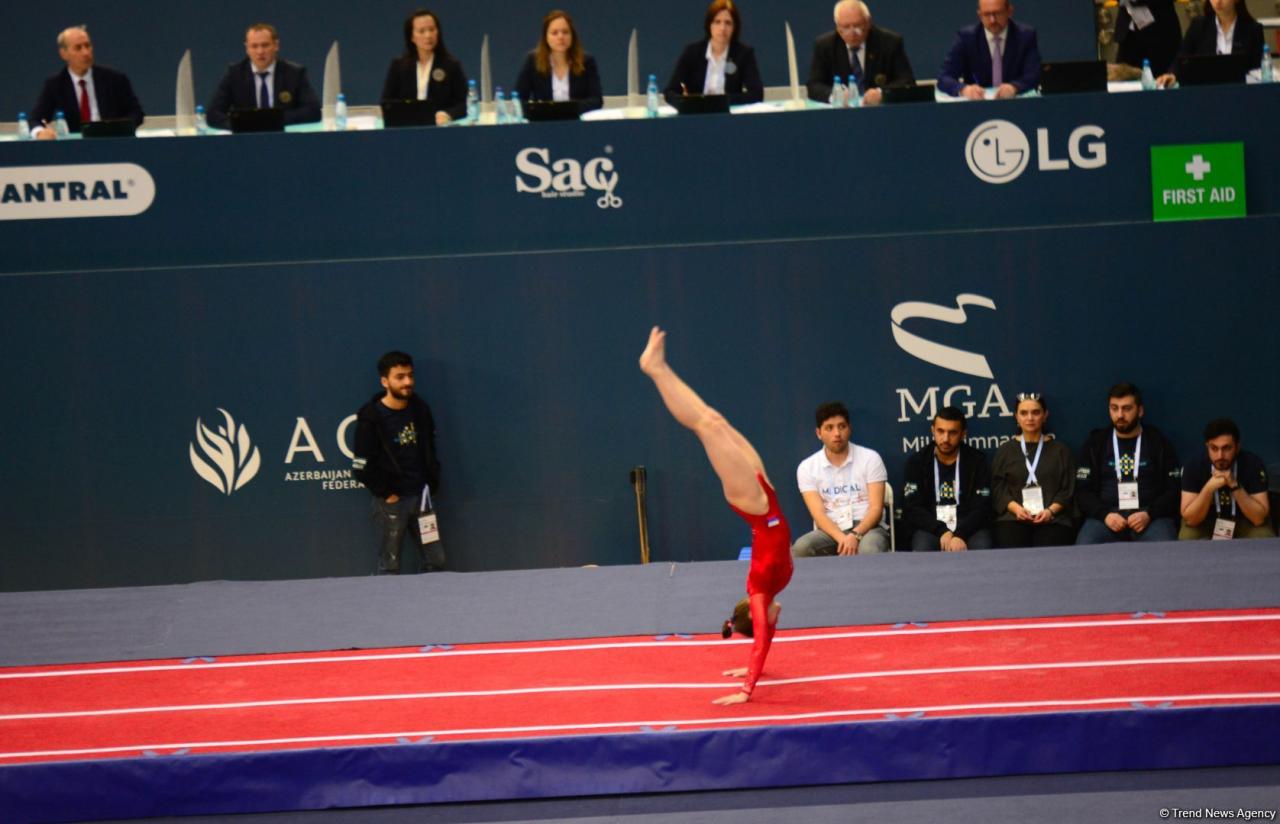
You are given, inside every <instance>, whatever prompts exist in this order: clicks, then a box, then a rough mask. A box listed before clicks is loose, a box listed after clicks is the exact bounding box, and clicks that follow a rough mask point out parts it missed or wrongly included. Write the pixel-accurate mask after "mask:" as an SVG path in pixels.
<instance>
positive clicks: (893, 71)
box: [808, 0, 916, 106]
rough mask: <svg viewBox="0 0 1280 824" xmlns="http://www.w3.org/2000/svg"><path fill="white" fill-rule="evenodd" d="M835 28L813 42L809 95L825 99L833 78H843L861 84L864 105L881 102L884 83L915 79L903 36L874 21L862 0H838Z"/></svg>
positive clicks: (907, 83)
mask: <svg viewBox="0 0 1280 824" xmlns="http://www.w3.org/2000/svg"><path fill="white" fill-rule="evenodd" d="M834 16H835V23H836V30H835V31H830V32H827V33H826V34H824V35H822V36H821V37H819V38H818V39H817V40H815V41H814V43H813V61H812V62H811V63H810V64H809V83H808V88H809V98H810V99H811V100H817V101H819V102H821V103H826V102H827V100H828V99H830V97H831V85H832V81H833V79H834V78H836V77H841V78H844V82H845V84H846V85H848V83H849V82H853V83H855V84H857V86H858V94H859V95H861V97H862V103H863V105H865V106H875V105H876V104H878V103H879V102H880V87H881V86H911V85H914V84H915V82H916V76H915V73H914V72H912V71H911V61H910V60H908V59H907V50H906V48H905V46H904V45H903V42H902V37H901V36H900V35H899V34H897V33H896V32H891V31H889V30H888V29H882V28H880V27H879V26H877V25H875V24H874V23H872V22H871V10H870V9H868V8H867V4H866V3H864V2H862V0H840V2H839V3H836V7H835V11H834Z"/></svg>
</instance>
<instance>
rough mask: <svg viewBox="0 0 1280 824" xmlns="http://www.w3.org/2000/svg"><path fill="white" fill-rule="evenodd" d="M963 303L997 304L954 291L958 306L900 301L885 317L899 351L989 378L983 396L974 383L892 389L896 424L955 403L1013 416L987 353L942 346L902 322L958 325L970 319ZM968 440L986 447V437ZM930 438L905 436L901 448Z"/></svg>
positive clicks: (987, 414)
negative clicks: (919, 321)
mask: <svg viewBox="0 0 1280 824" xmlns="http://www.w3.org/2000/svg"><path fill="white" fill-rule="evenodd" d="M966 306H978V307H982V308H983V309H991V310H994V309H995V308H996V303H995V301H993V300H992V299H991V298H988V297H985V296H983V295H970V294H962V295H956V305H955V306H954V307H951V306H942V305H940V304H937V303H923V302H921V301H914V300H913V301H907V302H905V303H899V304H898V305H897V306H895V307H893V309H892V310H891V311H890V312H889V319H890V320H891V321H892V324H891V328H892V329H893V339H894V342H896V343H897V344H898V346H899V347H900V348H901V349H902V351H904V352H906V353H907V354H908V355H911V356H912V357H916V358H919V359H920V360H922V361H924V362H925V363H928V364H931V365H933V366H940V367H942V368H943V369H947V370H949V371H951V372H959V373H960V374H962V375H972V376H973V377H975V378H985V379H986V380H989V381H991V385H990V386H989V387H988V388H987V390H986V393H985V395H983V394H982V391H981V389H978V390H977V391H976V393H975V387H974V386H973V385H971V384H967V383H964V384H956V385H954V386H949V387H944V386H940V385H939V386H928V387H925V388H923V389H920V388H918V387H917V388H916V389H915V391H912V389H911V388H909V387H901V388H899V389H896V390H895V391H896V392H897V395H898V423H909V422H911V421H912V420H914V418H913V414H914V415H916V416H919V418H923V419H925V420H932V419H933V416H934V415H936V414H937V413H938V409H939V408H940V407H942V406H958V407H960V409H962V410H963V411H964V413H965V415H966V416H968V417H970V418H979V419H985V418H991V417H997V418H1008V417H1011V416H1012V415H1013V413H1012V412H1010V411H1009V405H1008V404H1007V403H1006V402H1005V399H1004V393H1003V392H1002V391H1001V390H1000V385H999V384H997V383H995V375H994V374H993V373H992V371H991V364H990V363H988V362H987V358H986V356H985V355H983V354H981V353H980V352H970V351H968V350H965V349H959V348H957V347H954V346H946V345H944V344H941V343H937V342H935V341H931V340H929V339H928V338H925V337H923V336H921V335H920V334H917V333H916V332H909V331H907V330H906V329H904V328H903V324H904V323H905V322H906V321H909V320H924V321H937V322H941V323H950V324H954V325H957V326H959V325H963V324H965V323H967V322H968V321H969V316H968V314H967V313H966V312H965V310H964V308H965V307H966ZM976 397H982V398H983V400H982V402H981V407H979V405H978V401H977V400H976V399H975V398H976ZM1006 439H1007V436H1006ZM968 441H969V443H970V444H972V445H975V446H977V445H986V439H983V438H980V437H975V436H974V435H973V434H971V435H970V436H969V439H968ZM928 442H929V436H927V435H926V436H923V437H918V438H915V439H908V438H903V451H904V452H909V451H911V450H913V449H916V448H919V447H920V446H921V445H922V444H924V443H928Z"/></svg>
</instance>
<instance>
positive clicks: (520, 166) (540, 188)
mask: <svg viewBox="0 0 1280 824" xmlns="http://www.w3.org/2000/svg"><path fill="white" fill-rule="evenodd" d="M604 152H605V154H607V155H608V154H613V147H612V146H605V147H604ZM516 171H517V172H518V173H519V174H517V175H516V191H517V192H523V193H528V194H536V195H541V196H542V197H544V198H555V197H568V198H576V197H586V196H587V191H588V190H591V191H595V192H600V193H601V195H600V197H598V198H596V205H597V206H599V207H600V208H601V209H620V208H622V198H620V197H618V196H617V195H615V194H614V193H613V190H614V189H616V188H617V186H618V173H617V172H616V171H615V170H614V166H613V161H612V160H610V159H609V158H607V157H593V158H591V159H590V160H588V161H587V162H586V163H579V162H578V161H577V160H574V159H573V158H571V157H562V158H560V159H559V160H556V161H554V162H553V161H552V160H551V150H550V149H547V148H539V147H530V148H527V149H521V150H520V152H519V153H518V154H516Z"/></svg>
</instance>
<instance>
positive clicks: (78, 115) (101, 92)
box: [31, 26, 143, 140]
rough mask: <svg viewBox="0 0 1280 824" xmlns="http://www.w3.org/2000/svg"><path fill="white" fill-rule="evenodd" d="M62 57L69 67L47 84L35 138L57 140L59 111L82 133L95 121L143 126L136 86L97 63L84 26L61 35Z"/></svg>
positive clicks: (35, 117)
mask: <svg viewBox="0 0 1280 824" xmlns="http://www.w3.org/2000/svg"><path fill="white" fill-rule="evenodd" d="M58 56H59V57H61V58H62V60H63V62H64V63H66V64H67V68H66V71H60V72H58V73H57V74H55V75H54V76H53V77H50V78H49V79H48V80H46V81H44V88H43V89H41V90H40V99H39V100H38V101H36V105H35V106H34V107H33V108H32V109H31V125H32V126H33V129H32V136H33V137H36V138H39V139H40V140H53V139H54V138H56V137H57V135H56V134H55V133H54V130H53V121H54V118H55V117H56V116H57V112H59V111H61V112H62V113H63V114H64V115H66V117H67V126H68V127H69V128H70V130H71V131H73V132H78V131H80V129H81V127H82V126H83V124H85V123H89V122H91V121H94V120H116V119H121V118H128V119H129V120H132V121H133V125H134V126H140V125H142V118H143V114H142V104H140V103H139V102H138V98H137V96H136V95H135V94H134V93H133V85H132V84H131V83H129V78H128V77H127V76H125V75H124V74H123V73H122V72H118V71H116V70H115V69H111V68H108V67H107V66H95V65H94V64H93V41H92V40H90V39H89V31H88V29H86V28H85V27H84V26H72V27H71V28H69V29H66V30H65V31H63V32H62V34H59V35H58Z"/></svg>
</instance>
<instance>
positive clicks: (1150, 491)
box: [1076, 383, 1182, 544]
mask: <svg viewBox="0 0 1280 824" xmlns="http://www.w3.org/2000/svg"><path fill="white" fill-rule="evenodd" d="M1107 398H1108V399H1107V409H1108V413H1109V414H1110V415H1111V426H1110V427H1108V428H1106V429H1095V430H1093V431H1092V432H1090V433H1089V438H1088V439H1087V440H1086V441H1085V443H1084V448H1083V449H1081V450H1080V460H1079V463H1078V464H1077V469H1076V501H1077V503H1079V505H1080V509H1081V510H1083V511H1084V515H1085V518H1086V520H1085V522H1084V526H1083V527H1081V528H1080V534H1079V535H1077V536H1076V543H1077V544H1104V543H1113V542H1116V541H1173V540H1176V539H1177V537H1178V504H1179V499H1180V497H1181V492H1182V490H1181V488H1180V486H1181V478H1182V467H1181V465H1180V464H1179V463H1178V455H1177V453H1176V452H1174V450H1173V444H1171V443H1169V439H1168V438H1166V437H1165V436H1164V435H1163V434H1162V433H1161V432H1160V431H1159V430H1158V429H1156V428H1155V427H1154V426H1144V425H1143V423H1142V416H1143V413H1144V411H1145V410H1144V409H1143V407H1142V392H1141V390H1139V389H1138V387H1136V386H1134V385H1133V384H1131V383H1118V384H1116V385H1115V386H1113V387H1111V390H1110V391H1109V392H1108V393H1107Z"/></svg>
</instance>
